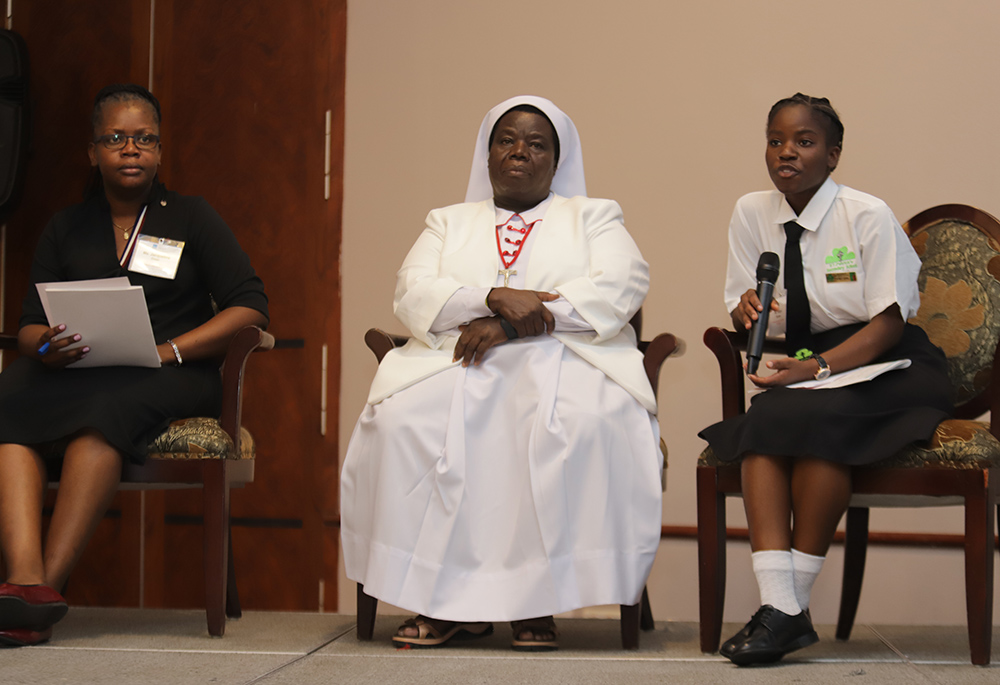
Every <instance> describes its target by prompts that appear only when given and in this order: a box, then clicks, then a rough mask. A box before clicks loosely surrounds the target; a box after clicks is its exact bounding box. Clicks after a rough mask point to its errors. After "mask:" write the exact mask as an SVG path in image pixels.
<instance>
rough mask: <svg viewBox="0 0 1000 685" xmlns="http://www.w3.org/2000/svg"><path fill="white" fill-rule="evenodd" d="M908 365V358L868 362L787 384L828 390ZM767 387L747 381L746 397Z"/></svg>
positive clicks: (862, 381) (870, 378)
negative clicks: (821, 379)
mask: <svg viewBox="0 0 1000 685" xmlns="http://www.w3.org/2000/svg"><path fill="white" fill-rule="evenodd" d="M909 365H910V360H909V359H899V360H896V361H893V362H884V363H882V364H869V365H868V366H859V367H858V368H856V369H851V370H850V371H845V372H843V373H835V374H833V375H832V376H830V377H829V378H827V379H826V380H823V381H816V380H812V381H802V382H801V383H793V384H792V385H789V386H788V387H789V388H805V389H810V388H811V389H813V390H830V389H832V388H843V387H845V386H848V385H854V384H855V383H864V382H865V381H870V380H872V379H873V378H878V377H879V376H881V375H882V374H883V373H886V372H888V371H893V370H895V369H905V368H907V367H908V366H909ZM767 391H768V388H761V387H758V386H756V385H753V384H752V383H749V382H748V383H747V386H746V392H747V397H748V398H749V397H755V396H756V395H759V394H760V393H762V392H767Z"/></svg>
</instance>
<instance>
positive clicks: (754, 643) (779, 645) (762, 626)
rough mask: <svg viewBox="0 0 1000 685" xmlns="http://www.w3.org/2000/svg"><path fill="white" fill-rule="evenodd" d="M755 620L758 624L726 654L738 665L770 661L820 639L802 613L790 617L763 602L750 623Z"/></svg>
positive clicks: (810, 622) (807, 618) (807, 617)
mask: <svg viewBox="0 0 1000 685" xmlns="http://www.w3.org/2000/svg"><path fill="white" fill-rule="evenodd" d="M754 621H756V622H757V625H755V626H754V627H753V628H752V630H751V631H750V635H749V636H748V637H747V638H746V640H744V641H743V643H742V644H739V645H737V646H735V647H734V649H733V651H732V653H731V654H729V655H728V658H729V660H730V661H732V662H733V663H734V664H736V665H737V666H749V665H751V664H769V663H773V662H775V661H778V660H779V659H781V657H783V656H785V655H786V654H788V653H789V652H794V651H795V650H796V649H802V648H803V647H808V646H809V645H811V644H815V643H817V642H819V636H818V635H817V634H816V631H815V630H813V626H812V621H810V620H809V616H807V615H806V613H805V612H801V613H798V614H796V615H795V616H789V615H788V614H786V613H784V612H782V611H778V610H777V609H775V608H774V607H773V606H771V605H770V604H765V605H764V606H762V607H761V608H760V609H758V610H757V613H756V614H754V617H753V619H751V621H750V622H751V623H753V622H754ZM748 625H749V624H748Z"/></svg>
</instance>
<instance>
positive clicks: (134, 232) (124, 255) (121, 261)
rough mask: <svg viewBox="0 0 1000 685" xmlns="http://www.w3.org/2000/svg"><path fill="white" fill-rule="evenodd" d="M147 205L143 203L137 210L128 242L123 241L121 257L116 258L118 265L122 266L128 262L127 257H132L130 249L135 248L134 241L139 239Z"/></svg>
mask: <svg viewBox="0 0 1000 685" xmlns="http://www.w3.org/2000/svg"><path fill="white" fill-rule="evenodd" d="M148 208H149V205H145V206H143V208H142V211H141V212H139V216H138V217H137V218H136V220H135V225H133V226H132V237H131V238H129V240H128V242H127V243H125V249H124V250H123V251H122V258H121V259H119V260H118V264H119V266H122V267H124V266H125V265H126V264H128V261H129V259H131V258H132V251H133V250H134V249H135V241H136V240H138V239H139V233H141V232H142V222H143V220H144V219H145V218H146V209H148Z"/></svg>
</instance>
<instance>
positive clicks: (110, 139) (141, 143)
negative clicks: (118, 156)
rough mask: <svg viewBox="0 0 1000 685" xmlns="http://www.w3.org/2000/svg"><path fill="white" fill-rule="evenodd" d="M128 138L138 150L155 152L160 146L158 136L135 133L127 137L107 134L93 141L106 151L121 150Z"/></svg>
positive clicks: (119, 134) (121, 134)
mask: <svg viewBox="0 0 1000 685" xmlns="http://www.w3.org/2000/svg"><path fill="white" fill-rule="evenodd" d="M129 138H131V139H132V142H133V143H135V146H136V147H137V148H139V149H140V150H155V149H156V146H157V145H159V144H160V136H157V135H153V134H152V133H137V134H135V135H134V136H127V135H125V134H124V133H109V134H107V135H106V136H100V137H98V138H95V139H94V144H95V145H96V144H97V143H100V144H101V145H103V146H104V147H105V149H107V150H121V149H122V148H124V147H125V146H126V145H128V141H129Z"/></svg>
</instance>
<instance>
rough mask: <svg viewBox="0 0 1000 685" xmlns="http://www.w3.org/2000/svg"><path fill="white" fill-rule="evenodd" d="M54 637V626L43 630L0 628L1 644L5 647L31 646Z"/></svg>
mask: <svg viewBox="0 0 1000 685" xmlns="http://www.w3.org/2000/svg"><path fill="white" fill-rule="evenodd" d="M51 637H52V628H46V629H45V630H42V631H37V630H25V629H23V628H15V629H13V630H0V645H4V646H5V647H31V646H32V645H40V644H42V643H43V642H48V641H49V639H50V638H51Z"/></svg>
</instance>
